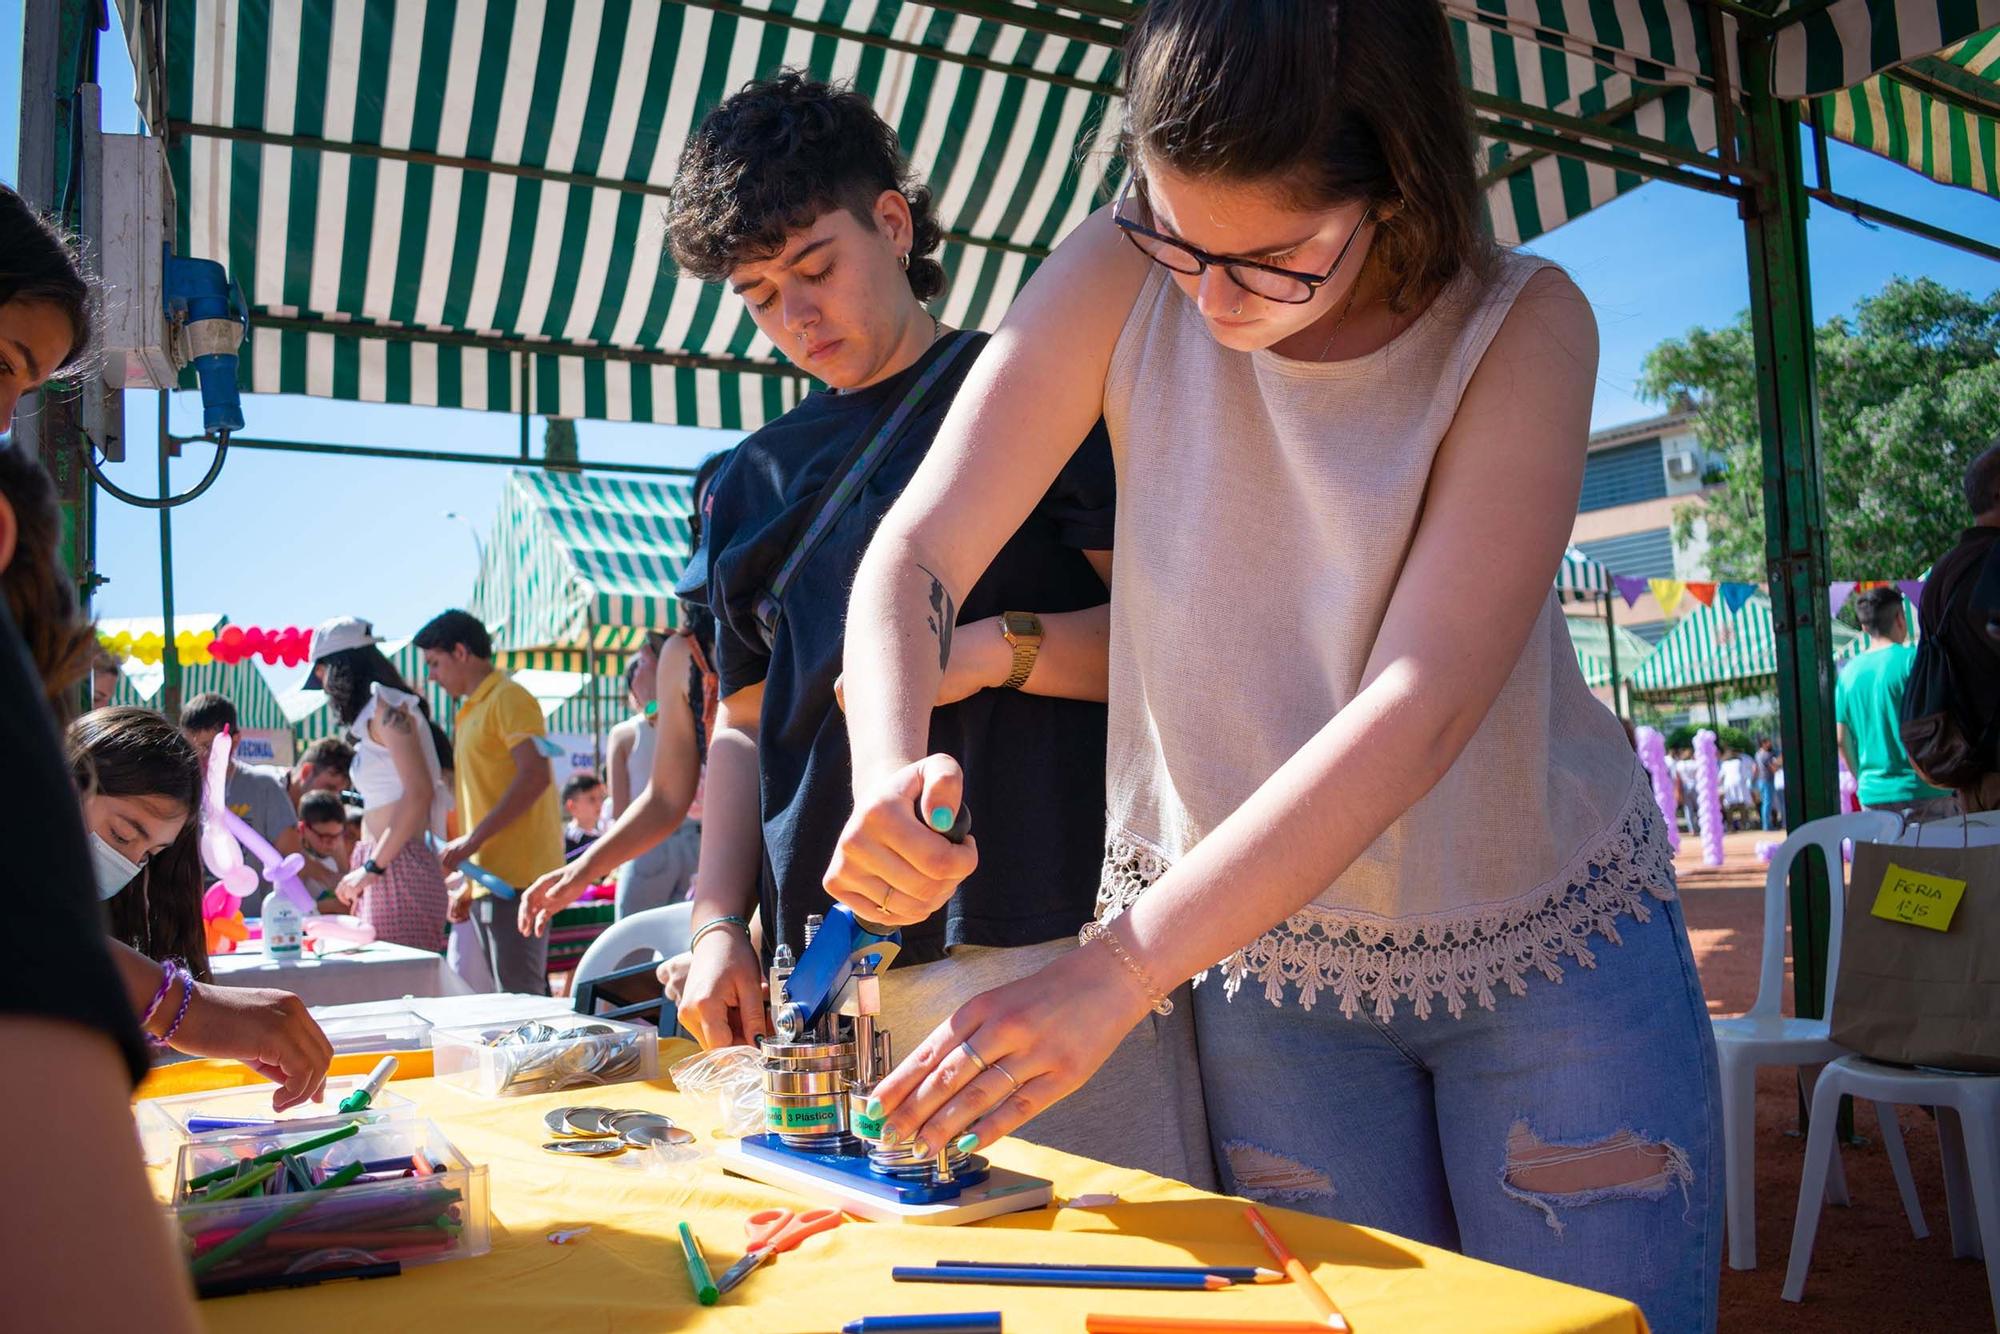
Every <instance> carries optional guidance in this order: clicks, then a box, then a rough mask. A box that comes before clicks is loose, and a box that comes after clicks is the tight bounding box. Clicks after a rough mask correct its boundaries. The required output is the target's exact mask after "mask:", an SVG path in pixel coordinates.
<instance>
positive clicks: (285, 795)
mask: <svg viewBox="0 0 2000 1334" xmlns="http://www.w3.org/2000/svg"><path fill="white" fill-rule="evenodd" d="M181 731H182V732H183V733H185V734H186V736H187V739H188V740H189V741H190V742H192V743H193V745H194V749H195V753H196V754H197V755H199V756H201V762H202V764H203V765H206V764H207V763H208V756H209V751H210V748H211V747H213V746H214V745H215V739H216V738H217V737H218V736H220V735H222V733H224V732H228V733H229V734H230V756H229V774H228V777H227V778H226V779H225V780H224V783H223V789H222V804H223V805H225V806H227V807H228V808H229V809H230V810H231V811H232V812H234V813H235V814H236V815H237V816H238V817H239V818H240V819H241V820H242V821H243V823H245V824H247V825H249V826H250V827H251V828H252V829H254V830H256V831H257V833H258V834H259V835H260V836H261V837H262V838H263V839H264V840H265V841H266V842H268V843H269V844H270V845H271V846H272V847H273V848H275V849H277V851H278V854H279V855H280V856H283V857H289V856H291V854H293V853H295V852H297V851H298V850H299V831H298V819H299V813H298V808H297V807H295V806H293V804H292V797H291V793H290V791H289V790H288V789H287V788H286V786H285V780H284V778H283V777H282V774H283V772H284V771H283V770H279V771H278V772H276V773H273V772H272V771H271V770H269V769H267V768H265V767H263V766H261V765H255V764H245V763H244V762H243V761H242V760H240V759H238V758H236V754H235V733H236V705H235V704H233V703H231V702H230V700H229V698H228V697H227V696H226V695H221V694H218V693H216V692H215V691H213V690H209V691H204V692H202V693H201V694H199V695H196V696H195V697H194V698H193V699H190V700H188V701H187V702H186V703H185V704H183V705H181ZM251 865H253V866H256V867H257V872H258V877H259V886H258V889H257V891H256V892H255V893H253V894H251V895H250V896H249V897H248V898H246V899H244V900H243V911H244V912H245V913H246V914H248V915H250V916H252V917H255V916H257V915H259V914H260V913H262V912H263V910H264V900H265V898H266V897H267V896H268V895H269V894H270V892H271V888H272V886H271V882H270V880H269V879H268V878H267V877H266V876H265V875H264V870H263V867H262V866H261V865H259V864H258V863H257V862H256V861H255V859H254V858H253V859H252V861H251Z"/></svg>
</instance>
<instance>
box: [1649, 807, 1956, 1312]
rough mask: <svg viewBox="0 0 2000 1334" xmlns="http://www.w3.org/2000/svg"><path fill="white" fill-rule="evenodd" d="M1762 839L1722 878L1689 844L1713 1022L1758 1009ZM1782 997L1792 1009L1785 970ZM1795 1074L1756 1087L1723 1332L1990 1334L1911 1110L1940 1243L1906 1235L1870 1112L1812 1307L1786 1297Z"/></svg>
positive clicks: (1796, 1144) (1688, 895)
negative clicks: (1753, 1223) (1738, 1263)
mask: <svg viewBox="0 0 2000 1334" xmlns="http://www.w3.org/2000/svg"><path fill="white" fill-rule="evenodd" d="M1767 837H1777V836H1776V835H1766V834H1731V835H1730V836H1729V838H1728V843H1727V848H1726V852H1727V856H1726V859H1725V861H1724V863H1723V865H1721V866H1720V867H1714V868H1711V867H1706V866H1703V865H1702V864H1701V848H1700V842H1699V840H1697V839H1693V838H1687V837H1683V838H1682V840H1681V855H1680V857H1679V858H1678V859H1677V863H1676V869H1677V870H1678V871H1679V874H1680V886H1681V896H1682V900H1683V906H1684V908H1685V910H1686V915H1687V922H1688V930H1689V932H1690V934H1691V935H1692V936H1693V939H1694V952H1695V960H1696V963H1697V965H1698V966H1699V968H1700V970H1701V980H1702V986H1703V988H1704V989H1705V990H1706V991H1707V993H1708V1008H1709V1012H1710V1013H1711V1014H1737V1013H1740V1012H1742V1011H1744V1010H1747V1009H1749V1008H1750V1003H1751V1002H1752V1001H1753V1000H1755V999H1756V995H1757V965H1758V951H1759V949H1760V945H1761V932H1762V929H1763V920H1764V903H1763V897H1764V868H1763V867H1762V866H1761V865H1759V864H1758V862H1757V859H1756V843H1757V840H1758V839H1760V838H1767ZM1788 963H1789V960H1788ZM1785 997H1786V1009H1787V1010H1788V1011H1789V1010H1790V1008H1791V1004H1790V1000H1791V970H1790V968H1789V966H1788V967H1787V969H1786V974H1785ZM1793 1078H1794V1076H1793V1073H1792V1071H1791V1070H1789V1069H1775V1068H1774V1069H1769V1070H1765V1071H1763V1072H1762V1073H1761V1074H1760V1075H1759V1077H1758V1080H1757V1268H1756V1269H1754V1270H1750V1271H1748V1272H1746V1273H1738V1272H1736V1271H1735V1270H1733V1269H1730V1268H1728V1267H1727V1266H1725V1267H1724V1268H1723V1271H1722V1319H1721V1326H1722V1328H1723V1329H1724V1330H1725V1331H1732V1332H1734V1331H1744V1332H1745V1334H1750V1332H1752V1331H1754V1332H1755V1334H1763V1332H1764V1331H1767V1330H1768V1331H1774V1332H1775V1331H1801V1332H1805V1331H1810V1334H1845V1332H1846V1331H1861V1330H1867V1331H1869V1332H1870V1334H1894V1332H1899V1331H1905V1330H1908V1331H1924V1332H1925V1334H1929V1332H1930V1331H1942V1330H1968V1331H1969V1330H1981V1329H1991V1328H1994V1321H1995V1313H1994V1311H1993V1309H1992V1306H1991V1305H1990V1304H1989V1302H1988V1300H1987V1294H1986V1269H1985V1266H1984V1265H1982V1264H1980V1263H1979V1262H1978V1261H1976V1260H1954V1259H1952V1258H1951V1229H1950V1227H1949V1225H1948V1224H1947V1222H1946V1220H1945V1208H1944V1173H1943V1169H1942V1167H1941V1166H1940V1164H1939V1161H1938V1143H1937V1131H1936V1129H1935V1127H1934V1126H1933V1124H1932V1122H1931V1119H1930V1117H1929V1116H1928V1115H1927V1114H1926V1113H1924V1112H1923V1111H1921V1110H1920V1109H1918V1108H1914V1107H1905V1108H1902V1109H1901V1122H1902V1127H1903V1141H1904V1143H1905V1144H1906V1145H1907V1146H1908V1148H1909V1153H1910V1169H1911V1172H1912V1173H1913V1175H1914V1176H1915V1179H1916V1183H1917V1195H1918V1198H1919V1199H1920V1200H1921V1201H1922V1203H1923V1207H1924V1217H1925V1221H1926V1222H1928V1223H1929V1224H1930V1229H1931V1235H1930V1236H1929V1237H1928V1238H1926V1239H1924V1240H1922V1241H1918V1240H1916V1239H1915V1238H1913V1237H1912V1236H1911V1235H1910V1228H1909V1223H1908V1221H1907V1220H1906V1219H1905V1218H1904V1217H1903V1209H1902V1205H1901V1204H1900V1203H1899V1201H1898V1200H1897V1197H1896V1182H1895V1178H1894V1176H1892V1175H1891V1174H1890V1171H1889V1162H1888V1159H1887V1158H1886V1157H1885V1156H1884V1155H1883V1153H1882V1146H1881V1142H1880V1139H1879V1138H1878V1137H1877V1134H1876V1130H1875V1115H1874V1111H1873V1110H1872V1109H1871V1108H1866V1107H1864V1108H1863V1109H1861V1110H1860V1111H1858V1112H1857V1113H1856V1115H1855V1122H1856V1124H1855V1130H1856V1133H1858V1134H1859V1135H1860V1136H1862V1137H1863V1138H1864V1139H1866V1140H1867V1141H1868V1142H1867V1143H1865V1144H1858V1145H1853V1144H1851V1145H1847V1146H1845V1147H1844V1148H1843V1150H1842V1161H1843V1163H1844V1164H1845V1165H1846V1169H1847V1186H1848V1193H1849V1195H1850V1197H1851V1198H1852V1200H1853V1204H1852V1205H1851V1206H1850V1207H1848V1208H1845V1209H1841V1208H1835V1207H1832V1206H1829V1207H1828V1208H1827V1209H1826V1211H1825V1213H1824V1214H1823V1215H1822V1217H1821V1219H1820V1227H1819V1238H1818V1242H1817V1244H1816V1245H1815V1246H1814V1248H1813V1262H1812V1270H1811V1272H1810V1273H1809V1274H1808V1275H1807V1278H1806V1292H1805V1300H1804V1301H1803V1302H1801V1303H1798V1304H1797V1305H1794V1304H1793V1303H1791V1302H1787V1301H1784V1300H1782V1299H1781V1298H1780V1297H1779V1295H1778V1291H1779V1289H1780V1288H1781V1287H1783V1286H1784V1281H1785V1265H1786V1263H1787V1261H1788V1257H1789V1256H1790V1254H1791V1246H1792V1220H1793V1216H1794V1211H1795V1210H1796V1209H1797V1208H1798V1197H1799V1176H1800V1173H1801V1171H1802V1170H1803V1167H1804V1162H1805V1140H1804V1138H1803V1137H1802V1136H1800V1135H1799V1134H1798V1133H1797V1131H1798V1126H1799V1118H1798V1100H1797V1094H1796V1091H1795V1090H1796V1085H1795V1084H1794V1083H1793ZM1661 1334H1667V1332H1666V1331H1662V1332H1661Z"/></svg>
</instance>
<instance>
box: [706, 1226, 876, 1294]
mask: <svg viewBox="0 0 2000 1334" xmlns="http://www.w3.org/2000/svg"><path fill="white" fill-rule="evenodd" d="M845 1221H846V1219H845V1218H844V1217H843V1216H842V1214H841V1212H840V1210H838V1209H808V1210H806V1211H805V1212H804V1213H795V1212H793V1211H792V1210H790V1209H760V1210H758V1211H757V1212H756V1213H754V1214H751V1215H750V1217H748V1218H746V1219H744V1220H743V1231H744V1232H745V1233H746V1234H748V1236H749V1238H750V1249H749V1250H747V1251H745V1252H744V1253H743V1258H742V1259H741V1260H738V1261H737V1262H736V1263H735V1264H733V1265H731V1266H729V1268H728V1270H727V1271H725V1272H724V1273H723V1275H722V1277H721V1278H718V1279H717V1280H715V1292H716V1295H717V1296H718V1297H719V1296H721V1295H722V1294H723V1293H725V1292H728V1291H729V1290H730V1289H731V1288H733V1287H735V1286H736V1285H737V1284H738V1283H741V1282H742V1281H743V1280H744V1279H746V1278H748V1277H749V1276H750V1271H751V1270H753V1269H755V1268H756V1267H757V1266H758V1265H761V1264H763V1263H764V1262H765V1261H766V1260H768V1259H770V1258H771V1257H772V1256H774V1255H776V1254H777V1253H778V1252H780V1251H789V1250H790V1249H792V1247H794V1246H796V1245H798V1244H799V1243H800V1242H802V1241H804V1240H805V1239H806V1238H807V1237H810V1236H812V1235H814V1234H815V1233H819V1232H825V1231H827V1230H829V1229H831V1228H837V1227H839V1226H840V1225H841V1224H842V1223H843V1222H845Z"/></svg>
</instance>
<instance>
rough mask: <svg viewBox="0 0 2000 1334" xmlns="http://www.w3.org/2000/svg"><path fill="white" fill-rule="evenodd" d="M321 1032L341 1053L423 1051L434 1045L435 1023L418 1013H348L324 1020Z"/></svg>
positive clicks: (410, 1011)
mask: <svg viewBox="0 0 2000 1334" xmlns="http://www.w3.org/2000/svg"><path fill="white" fill-rule="evenodd" d="M319 1027H320V1031H321V1032H322V1033H325V1034H326V1037H327V1041H329V1042H331V1043H332V1044H333V1049H334V1051H335V1052H338V1053H342V1054H345V1053H348V1052H357V1051H421V1050H422V1049H423V1048H425V1047H428V1046H430V1045H431V1021H430V1020H428V1019H426V1018H424V1017H423V1016H422V1015H420V1014H418V1013H417V1012H416V1011H415V1010H394V1011H391V1012H388V1013H385V1014H348V1015H341V1016H340V1017H338V1018H335V1019H322V1020H321V1021H320V1025H319Z"/></svg>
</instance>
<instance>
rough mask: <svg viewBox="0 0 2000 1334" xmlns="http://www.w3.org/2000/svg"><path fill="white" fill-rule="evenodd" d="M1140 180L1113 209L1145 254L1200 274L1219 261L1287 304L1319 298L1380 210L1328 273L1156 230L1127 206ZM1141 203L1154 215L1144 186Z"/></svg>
mask: <svg viewBox="0 0 2000 1334" xmlns="http://www.w3.org/2000/svg"><path fill="white" fill-rule="evenodd" d="M1137 181H1138V177H1137V176H1136V175H1134V176H1128V177H1126V178H1125V186H1124V188H1123V189H1121V190H1120V191H1119V192H1118V203H1117V204H1116V206H1115V207H1113V209H1112V210H1111V220H1112V221H1113V222H1115V223H1117V224H1118V230H1119V231H1121V232H1123V233H1125V239H1126V240H1128V241H1130V242H1131V243H1132V244H1133V245H1134V246H1136V247H1137V248H1138V250H1139V253H1140V254H1142V255H1144V256H1145V257H1146V258H1147V259H1150V260H1152V261H1153V262H1154V263H1155V264H1160V265H1164V266H1165V267H1167V268H1169V269H1172V270H1173V271H1174V272H1175V273H1185V274H1191V275H1192V274H1199V273H1201V272H1202V271H1203V270H1204V269H1206V268H1208V267H1209V266H1210V265H1214V266H1215V267H1216V268H1219V269H1221V270H1222V271H1223V272H1224V273H1226V274H1228V275H1229V281H1231V282H1233V283H1235V284H1236V285H1237V286H1238V287H1240V288H1242V289H1243V290H1244V291H1246V292H1248V293H1250V295H1252V296H1260V297H1263V298H1264V299H1265V300H1266V301H1276V302H1279V303H1281V304H1283V305H1287V306H1299V305H1304V304H1305V303H1306V302H1308V301H1310V300H1312V299H1313V293H1315V292H1317V291H1319V289H1320V288H1322V287H1324V286H1326V285H1327V284H1328V283H1329V282H1331V281H1333V275H1334V274H1336V273H1339V272H1340V266H1341V264H1342V263H1343V262H1345V260H1346V259H1347V252H1348V251H1349V250H1352V249H1353V248H1354V238H1355V237H1357V236H1359V235H1361V229H1362V228H1363V227H1365V226H1367V225H1368V219H1369V218H1371V217H1373V216H1374V210H1373V209H1370V210H1369V211H1368V212H1367V213H1365V214H1363V215H1362V217H1361V221H1360V222H1357V223H1355V224H1354V230H1353V231H1351V232H1349V233H1348V234H1347V240H1346V241H1345V242H1344V243H1342V245H1341V247H1340V253H1339V254H1337V255H1335V256H1334V257H1333V264H1332V265H1331V266H1330V267H1329V268H1328V269H1327V271H1326V272H1325V273H1301V272H1299V271H1298V270H1297V269H1281V268H1279V267H1278V266H1277V265H1275V264H1263V263H1259V262H1258V261H1257V260H1254V259H1245V258H1243V257H1242V256H1240V255H1211V254H1209V253H1208V252H1207V251H1206V250H1198V249H1196V248H1195V247H1194V246H1191V245H1189V244H1188V243H1187V242H1186V241H1183V240H1181V239H1180V238H1179V237H1177V236H1168V235H1167V234H1166V233H1164V232H1158V231H1155V230H1153V229H1152V228H1151V227H1149V226H1147V225H1146V224H1145V223H1142V222H1139V221H1138V220H1137V219H1135V218H1133V217H1131V216H1129V215H1128V213H1127V211H1126V202H1127V200H1128V199H1129V198H1130V197H1131V195H1132V193H1133V188H1134V186H1135V184H1136V183H1137ZM1139 203H1140V206H1141V207H1143V208H1144V209H1145V210H1146V216H1147V218H1148V219H1149V220H1150V219H1151V217H1152V205H1150V204H1148V203H1147V202H1146V195H1145V191H1143V190H1140V191H1139Z"/></svg>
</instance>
